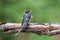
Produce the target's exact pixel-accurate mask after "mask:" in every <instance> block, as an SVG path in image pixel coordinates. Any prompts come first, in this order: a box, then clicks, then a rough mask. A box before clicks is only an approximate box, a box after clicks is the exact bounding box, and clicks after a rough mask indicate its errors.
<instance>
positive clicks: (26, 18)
mask: <svg viewBox="0 0 60 40" xmlns="http://www.w3.org/2000/svg"><path fill="white" fill-rule="evenodd" d="M31 18H32V16H31V10H25V12H24V14H23V16H22V24H21V29H19V30H18V33H16V34H15V36H17V35H18V34H19V33H20V32H21V31H23V30H24V31H26V30H27V27H28V26H29V22H30V20H31Z"/></svg>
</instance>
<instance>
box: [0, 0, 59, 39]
mask: <svg viewBox="0 0 60 40" xmlns="http://www.w3.org/2000/svg"><path fill="white" fill-rule="evenodd" d="M28 9H29V10H32V15H33V19H32V20H31V22H34V23H47V22H52V23H60V0H0V22H4V21H5V22H14V23H20V22H21V21H22V20H21V16H22V15H23V11H24V10H28ZM0 40H53V37H50V36H48V35H42V36H39V35H37V34H33V33H21V34H19V35H18V36H14V35H7V34H4V33H1V32H0Z"/></svg>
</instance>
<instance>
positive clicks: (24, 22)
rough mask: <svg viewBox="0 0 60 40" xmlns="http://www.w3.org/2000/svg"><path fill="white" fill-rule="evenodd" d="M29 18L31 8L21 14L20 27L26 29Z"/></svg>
mask: <svg viewBox="0 0 60 40" xmlns="http://www.w3.org/2000/svg"><path fill="white" fill-rule="evenodd" d="M30 20H31V10H26V11H25V12H24V14H23V16H22V29H23V30H26V29H27V27H28V26H29V22H30Z"/></svg>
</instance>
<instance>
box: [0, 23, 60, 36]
mask: <svg viewBox="0 0 60 40" xmlns="http://www.w3.org/2000/svg"><path fill="white" fill-rule="evenodd" d="M0 30H1V31H3V32H4V33H7V34H13V33H17V32H19V30H21V23H1V24H0ZM21 32H32V33H37V34H39V35H41V34H47V35H55V34H59V33H60V24H53V23H51V24H49V23H44V24H38V23H30V25H29V26H28V28H27V29H26V30H24V29H22V30H21Z"/></svg>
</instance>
